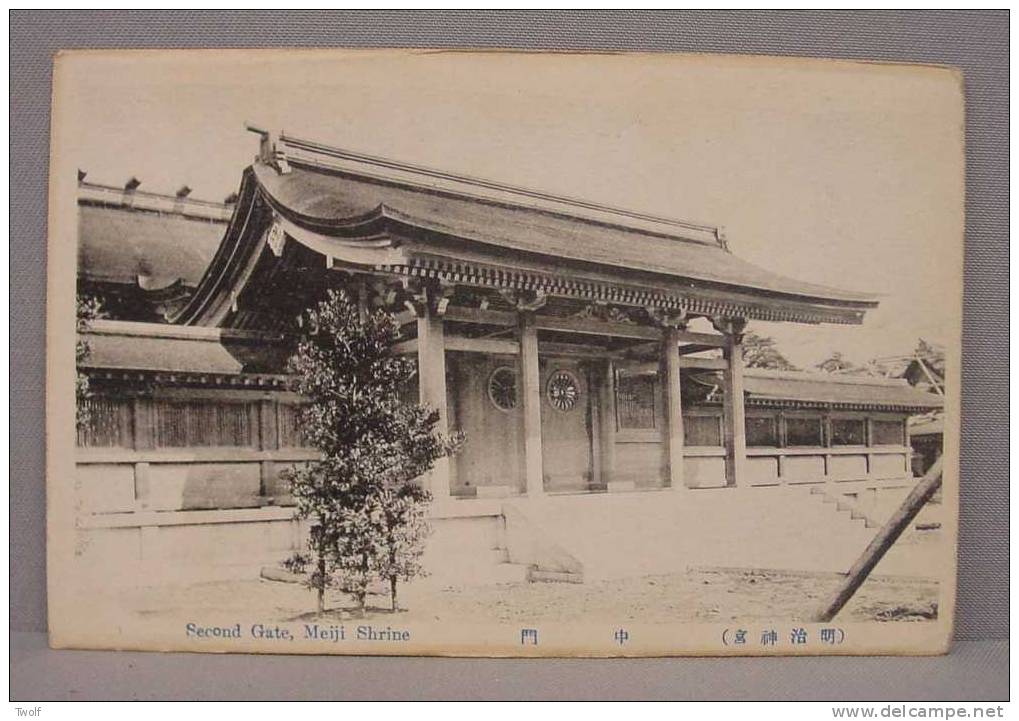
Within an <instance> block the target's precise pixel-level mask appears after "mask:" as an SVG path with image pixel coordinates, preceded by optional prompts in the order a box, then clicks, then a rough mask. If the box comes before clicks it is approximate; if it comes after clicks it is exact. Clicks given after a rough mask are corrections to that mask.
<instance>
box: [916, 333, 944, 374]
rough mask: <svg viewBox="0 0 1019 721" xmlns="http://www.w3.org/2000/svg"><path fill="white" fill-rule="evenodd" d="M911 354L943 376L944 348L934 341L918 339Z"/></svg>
mask: <svg viewBox="0 0 1019 721" xmlns="http://www.w3.org/2000/svg"><path fill="white" fill-rule="evenodd" d="M913 355H914V356H916V357H917V358H919V359H920V360H922V361H923V362H924V364H925V365H926V366H927V367H928V368H930V369H931V370H932V371H934V372H935V373H937V374H938V375H939V376H941V377H942V378H944V377H945V349H944V347H943V346H941V345H938V344H936V343H928V342H927V341H925V340H924V339H923V338H921V339H920V340H919V342H918V343H917V345H916V349H915V350H914V351H913Z"/></svg>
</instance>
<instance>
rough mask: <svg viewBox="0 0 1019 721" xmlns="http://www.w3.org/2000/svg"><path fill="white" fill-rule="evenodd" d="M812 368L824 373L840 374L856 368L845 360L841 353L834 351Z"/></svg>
mask: <svg viewBox="0 0 1019 721" xmlns="http://www.w3.org/2000/svg"><path fill="white" fill-rule="evenodd" d="M814 367H815V368H817V369H818V370H820V371H823V372H824V373H842V372H844V371H849V370H855V369H856V368H857V366H856V365H855V364H854V363H852V362H850V361H848V360H846V359H845V358H844V357H843V356H842V352H841V351H835V352H834V353H832V354H831V355H830V356H828V357H827V358H825V359H824V360H823V361H821V362H820V363H818V364H817V365H815V366H814Z"/></svg>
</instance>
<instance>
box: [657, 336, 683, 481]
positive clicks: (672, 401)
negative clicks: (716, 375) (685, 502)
mask: <svg viewBox="0 0 1019 721" xmlns="http://www.w3.org/2000/svg"><path fill="white" fill-rule="evenodd" d="M662 355H663V360H664V363H663V364H662V365H663V369H662V370H663V373H662V389H663V391H664V392H663V393H662V398H663V399H664V400H665V418H666V433H667V436H666V442H667V450H668V454H669V455H668V459H669V485H670V486H671V487H672V488H673V489H675V490H683V489H685V488H686V484H685V483H684V482H683V401H682V396H681V394H680V387H679V338H678V331H677V329H675V328H665V330H664V332H663V334H662Z"/></svg>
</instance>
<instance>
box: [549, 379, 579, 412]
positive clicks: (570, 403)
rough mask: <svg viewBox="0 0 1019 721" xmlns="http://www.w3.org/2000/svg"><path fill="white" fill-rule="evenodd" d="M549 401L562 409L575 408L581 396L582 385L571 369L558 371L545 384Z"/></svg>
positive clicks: (558, 408) (553, 405) (556, 407)
mask: <svg viewBox="0 0 1019 721" xmlns="http://www.w3.org/2000/svg"><path fill="white" fill-rule="evenodd" d="M545 393H546V395H548V402H549V403H551V404H552V407H553V408H555V409H557V410H560V411H570V410H573V408H574V406H576V405H577V400H578V399H579V398H580V387H579V385H578V384H577V379H576V377H575V376H574V375H573V374H572V373H570V372H569V371H556V372H555V373H553V374H552V376H551V377H550V378H549V379H548V385H547V386H545Z"/></svg>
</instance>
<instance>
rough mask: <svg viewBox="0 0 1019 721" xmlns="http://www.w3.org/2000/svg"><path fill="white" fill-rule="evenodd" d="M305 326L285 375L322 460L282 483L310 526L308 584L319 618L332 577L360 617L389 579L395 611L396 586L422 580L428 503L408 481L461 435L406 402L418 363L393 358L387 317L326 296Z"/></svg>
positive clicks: (393, 334)
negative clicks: (301, 401)
mask: <svg viewBox="0 0 1019 721" xmlns="http://www.w3.org/2000/svg"><path fill="white" fill-rule="evenodd" d="M307 320H308V322H307V323H306V324H304V326H305V327H306V328H308V329H310V330H309V332H307V333H306V334H305V335H304V336H303V337H302V338H301V340H300V341H299V343H298V344H297V348H296V350H295V351H294V353H293V354H292V355H291V357H290V360H289V363H288V369H289V372H290V373H292V374H293V375H294V377H295V389H296V390H297V392H298V393H300V394H301V395H302V396H304V397H305V399H306V400H307V403H306V405H304V406H303V408H302V411H301V414H300V420H301V423H302V430H303V432H304V436H305V438H306V440H307V441H308V442H309V443H310V444H311V445H312V446H314V447H315V448H318V449H319V450H320V451H321V452H322V459H321V460H319V461H314V462H312V463H310V464H308V465H307V466H306V467H304V468H296V469H292V470H290V471H288V472H286V475H285V478H286V480H287V481H288V482H289V484H290V487H291V490H292V493H293V495H294V500H295V502H296V504H297V516H298V517H299V518H307V519H310V520H311V521H312V524H311V533H310V537H309V548H310V550H311V551H312V554H313V556H314V561H315V570H314V572H313V573H312V574H311V576H310V578H309V581H308V583H309V585H310V586H311V587H312V588H314V589H316V590H317V591H318V609H319V611H320V612H321V611H323V610H324V603H325V601H324V597H325V589H326V588H327V587H328V586H329V585H331V584H332V583H333V579H334V577H335V576H339V579H340V580H341V581H342V583H343V585H344V586H345V587H346V588H348V589H349V590H350V591H351V593H352V594H353V595H354V597H355V599H356V600H357V602H358V605H359V606H360V608H361V610H362V613H363V611H364V610H365V606H366V598H367V592H368V587H369V585H370V584H371V583H372V581H374V580H387V581H389V583H390V589H391V596H392V601H393V606H394V610H395V608H396V583H397V582H398V580H400V579H401V578H402V579H405V580H409V579H410V578H412V577H414V576H415V575H418V574H419V573H420V572H421V569H420V566H419V565H418V564H417V559H418V558H419V557H420V555H421V553H422V552H423V544H424V539H425V536H426V532H425V531H424V530H422V528H421V526H422V525H423V518H424V509H425V506H426V505H427V503H428V502H429V501H430V500H431V496H430V494H429V493H428V492H427V491H425V490H424V489H422V488H420V487H419V486H418V485H416V483H415V479H417V478H418V477H419V476H421V475H422V474H423V473H425V472H426V471H428V470H429V469H430V468H431V467H432V466H433V465H434V463H435V461H436V460H437V459H439V458H442V457H444V456H447V455H450V454H452V453H454V452H455V451H456V450H457V448H458V447H459V445H460V444H461V443H462V440H463V439H462V435H460V434H453V435H451V436H444V435H441V434H439V433H437V432H436V430H435V428H436V425H437V423H438V421H439V414H438V412H437V411H435V410H433V409H429V408H426V407H424V406H420V405H418V404H415V403H409V402H407V401H405V400H403V398H404V397H405V391H406V389H407V386H408V384H409V383H410V381H411V379H412V378H413V376H414V373H415V364H414V361H413V360H412V359H410V358H406V357H403V356H396V355H392V354H391V353H390V351H389V349H390V347H391V346H392V344H393V343H394V342H395V340H396V339H397V336H398V328H397V325H396V322H395V320H394V319H393V317H392V316H391V315H390V314H388V313H386V312H385V311H382V310H377V311H374V312H372V313H368V312H364V311H362V310H361V309H359V308H358V307H357V306H356V305H355V304H354V303H352V302H351V301H350V299H349V298H348V297H347V295H346V294H345V293H344V292H342V291H336V290H331V291H329V292H328V295H327V297H326V299H325V300H324V301H323V302H322V303H320V304H319V305H318V306H317V307H316V308H315V309H314V310H312V311H310V312H309V313H308V315H307Z"/></svg>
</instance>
